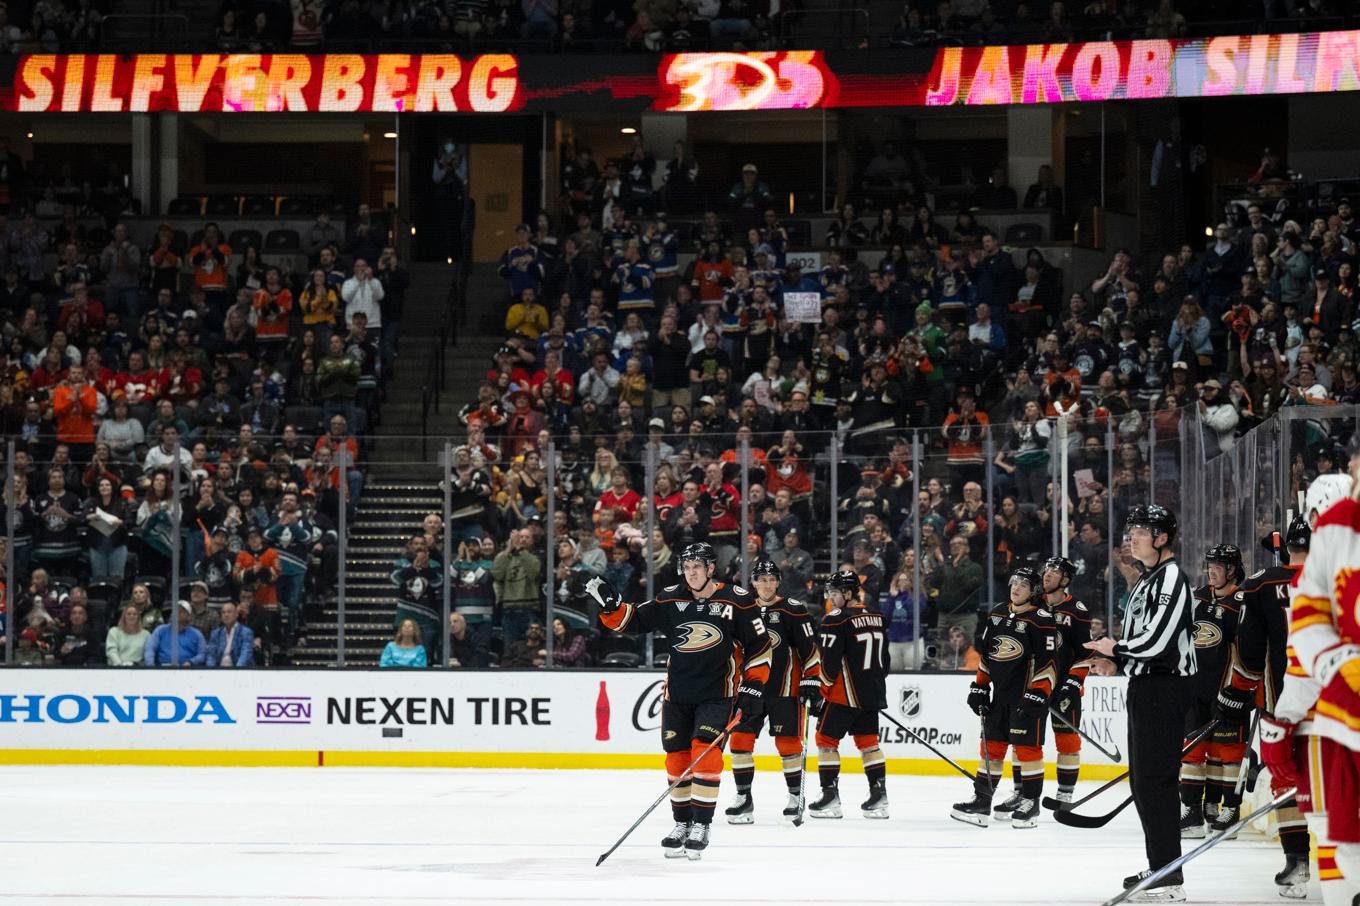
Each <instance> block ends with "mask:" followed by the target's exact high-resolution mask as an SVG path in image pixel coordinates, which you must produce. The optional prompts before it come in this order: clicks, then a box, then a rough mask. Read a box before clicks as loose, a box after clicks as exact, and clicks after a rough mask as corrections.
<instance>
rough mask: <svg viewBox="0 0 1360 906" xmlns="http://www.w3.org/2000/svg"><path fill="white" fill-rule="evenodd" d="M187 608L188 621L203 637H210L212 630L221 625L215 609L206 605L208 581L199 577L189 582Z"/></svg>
mask: <svg viewBox="0 0 1360 906" xmlns="http://www.w3.org/2000/svg"><path fill="white" fill-rule="evenodd" d="M189 609H190V612H191V616H190V623H191V624H192V625H193V627H194V628H195V629H197V630H198V631H199V632H201V633H202V634H203V638H205V639H207V638H210V637H211V636H212V634H213V630H214V629H216V628H217V627H219V626H221V625H222V618H221V617H219V616H218V615H217V611H215V610H213V609H212V608H211V607H209V606H208V583H206V582H204V581H202V580H201V579H195V580H193V581H192V582H190V583H189Z"/></svg>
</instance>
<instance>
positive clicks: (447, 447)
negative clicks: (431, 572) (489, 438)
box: [439, 437, 454, 668]
mask: <svg viewBox="0 0 1360 906" xmlns="http://www.w3.org/2000/svg"><path fill="white" fill-rule="evenodd" d="M440 464H441V465H442V467H443V469H444V474H445V475H448V474H449V472H450V471H451V470H452V468H453V442H452V441H450V440H449V439H448V438H447V437H446V438H444V455H443V457H442V458H441V459H440ZM440 487H441V490H442V492H443V493H442V497H443V500H442V504H443V507H442V512H441V516H442V518H443V520H444V559H443V562H442V563H440V564H439V568H440V569H441V570H443V572H444V575H443V577H442V578H443V580H444V583H443V584H444V587H443V589H442V591H443V595H442V597H443V610H444V623H443V628H442V629H441V630H440V632H441V633H443V639H444V644H443V645H440V646H439V650H440V651H442V652H443V658H442V660H443V663H442V664H440V665H439V666H440V667H442V668H447V667H448V666H449V660H450V659H452V657H453V644H452V642H453V637H452V635H451V634H450V631H449V617H450V615H451V614H452V612H453V576H454V571H453V555H454V551H453V528H452V527H451V526H450V525H449V523H450V522H452V521H453V510H452V489H451V488H450V487H449V483H448V482H447V481H443V482H440Z"/></svg>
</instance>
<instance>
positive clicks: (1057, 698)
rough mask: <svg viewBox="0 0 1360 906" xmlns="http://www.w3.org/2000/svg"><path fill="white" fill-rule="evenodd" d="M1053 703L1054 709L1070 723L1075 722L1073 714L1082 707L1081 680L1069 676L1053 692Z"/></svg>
mask: <svg viewBox="0 0 1360 906" xmlns="http://www.w3.org/2000/svg"><path fill="white" fill-rule="evenodd" d="M1052 705H1053V710H1055V711H1057V712H1058V713H1059V714H1061V715H1062V716H1063V718H1064V719H1065V720H1066V721H1067V722H1068V723H1073V722H1074V721H1073V720H1072V715H1074V714H1076V713H1077V711H1078V710H1080V709H1081V682H1080V681H1079V680H1077V679H1075V678H1073V677H1068V678H1067V681H1066V682H1064V683H1063V684H1062V685H1061V686H1059V687H1058V691H1057V692H1055V693H1054V694H1053V701H1052Z"/></svg>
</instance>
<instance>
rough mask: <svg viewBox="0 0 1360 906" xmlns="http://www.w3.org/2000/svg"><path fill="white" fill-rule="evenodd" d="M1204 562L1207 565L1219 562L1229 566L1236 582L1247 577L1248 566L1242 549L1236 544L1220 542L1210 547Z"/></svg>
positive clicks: (1221, 564)
mask: <svg viewBox="0 0 1360 906" xmlns="http://www.w3.org/2000/svg"><path fill="white" fill-rule="evenodd" d="M1204 562H1205V564H1206V565H1207V564H1209V563H1217V564H1219V565H1220V566H1225V567H1227V568H1228V571H1229V573H1230V574H1231V575H1232V576H1233V581H1234V582H1241V581H1242V580H1243V579H1245V578H1246V577H1247V568H1246V566H1244V565H1243V563H1242V551H1241V550H1240V549H1239V548H1238V546H1237V545H1236V544H1220V545H1218V546H1216V547H1211V548H1209V550H1208V552H1207V553H1205V555H1204Z"/></svg>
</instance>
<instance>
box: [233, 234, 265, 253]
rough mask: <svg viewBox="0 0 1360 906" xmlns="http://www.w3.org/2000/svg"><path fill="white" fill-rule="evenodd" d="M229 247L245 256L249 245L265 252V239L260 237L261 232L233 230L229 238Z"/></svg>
mask: <svg viewBox="0 0 1360 906" xmlns="http://www.w3.org/2000/svg"><path fill="white" fill-rule="evenodd" d="M227 245H229V246H231V248H232V251H234V252H240V253H243V254H244V252H245V250H246V246H248V245H253V246H255V248H256V249H259V250H263V249H264V238H263V237H262V236H261V235H260V231H259V230H249V229H245V230H232V231H231V235H229V236H228V237H227Z"/></svg>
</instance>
